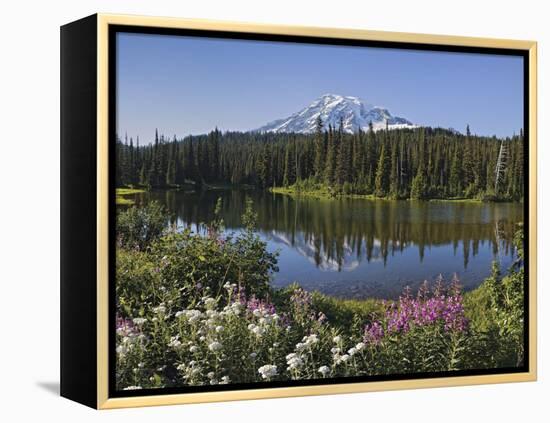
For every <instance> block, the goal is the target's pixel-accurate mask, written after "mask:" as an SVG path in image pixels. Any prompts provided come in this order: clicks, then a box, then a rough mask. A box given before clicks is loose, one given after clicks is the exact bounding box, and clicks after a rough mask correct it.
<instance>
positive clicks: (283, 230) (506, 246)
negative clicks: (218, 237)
mask: <svg viewBox="0 0 550 423" xmlns="http://www.w3.org/2000/svg"><path fill="white" fill-rule="evenodd" d="M247 195H248V196H250V197H251V198H252V199H253V201H254V208H255V211H256V213H257V214H258V231H259V233H260V234H261V236H262V237H264V238H265V239H266V240H267V241H268V246H269V248H270V249H273V250H279V251H280V259H279V268H280V271H279V273H278V274H277V275H275V278H274V284H275V285H278V286H284V285H286V284H288V283H291V282H293V281H294V280H297V281H299V282H300V283H301V284H302V285H304V286H306V287H308V288H310V289H312V288H314V289H320V290H322V291H325V292H328V293H331V294H334V295H340V296H346V297H350V296H351V297H364V296H395V295H398V293H399V291H400V290H401V289H402V287H403V286H405V285H409V284H410V285H413V286H414V285H415V284H418V283H420V282H421V281H423V280H424V279H433V278H435V277H436V276H437V275H438V274H440V273H441V274H443V275H444V276H446V277H451V276H452V274H453V273H455V272H456V273H458V274H459V276H460V278H461V280H462V283H463V284H464V285H465V286H466V287H467V288H472V287H474V286H476V285H477V284H478V283H479V282H480V281H481V280H482V279H483V278H484V277H486V276H487V275H488V274H489V272H490V263H491V261H492V260H494V259H497V260H499V261H500V262H501V264H502V266H503V268H506V267H507V266H509V265H510V263H511V261H512V258H513V253H514V252H513V247H512V239H513V234H514V232H515V230H516V229H517V226H516V225H517V223H518V222H521V221H523V206H522V205H521V204H516V203H469V202H435V201H432V202H417V201H385V200H364V199H338V200H323V199H315V198H310V197H301V198H295V197H290V196H286V195H280V194H271V193H267V192H256V191H248V192H244V191H237V190H232V191H204V192H199V193H184V192H179V191H165V192H153V193H146V194H141V195H140V196H139V197H138V198H137V199H138V201H139V202H144V201H149V200H151V199H156V200H157V201H160V202H162V203H163V204H165V205H166V207H167V208H168V209H169V210H170V212H171V213H172V215H173V219H174V222H177V223H178V225H192V226H193V227H194V229H195V230H196V229H197V227H198V226H197V225H198V224H199V223H200V222H206V221H209V220H210V219H212V218H213V211H214V206H215V203H216V200H217V199H218V198H219V197H221V198H222V201H223V203H222V213H221V215H222V217H223V219H224V222H225V225H226V228H227V230H228V231H238V230H240V229H241V222H240V216H241V215H242V213H243V212H244V207H245V197H246V196H247Z"/></svg>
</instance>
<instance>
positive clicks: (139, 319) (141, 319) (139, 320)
mask: <svg viewBox="0 0 550 423" xmlns="http://www.w3.org/2000/svg"><path fill="white" fill-rule="evenodd" d="M146 321H147V319H145V318H144V317H136V318H135V319H134V320H133V322H134V323H135V324H136V325H138V326H141V325H143V324H144V323H145V322H146Z"/></svg>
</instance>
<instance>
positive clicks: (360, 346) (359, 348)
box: [355, 342, 365, 351]
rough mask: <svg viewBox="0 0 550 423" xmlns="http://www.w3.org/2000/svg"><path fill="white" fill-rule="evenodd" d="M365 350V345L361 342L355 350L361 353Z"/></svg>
mask: <svg viewBox="0 0 550 423" xmlns="http://www.w3.org/2000/svg"><path fill="white" fill-rule="evenodd" d="M363 348H365V344H364V343H363V342H359V343H358V344H357V345H356V346H355V349H356V350H357V351H361V350H362V349H363Z"/></svg>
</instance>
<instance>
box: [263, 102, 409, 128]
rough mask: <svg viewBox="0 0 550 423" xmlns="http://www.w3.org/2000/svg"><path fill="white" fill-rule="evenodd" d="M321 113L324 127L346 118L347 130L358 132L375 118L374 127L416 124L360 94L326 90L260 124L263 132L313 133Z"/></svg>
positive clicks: (403, 126)
mask: <svg viewBox="0 0 550 423" xmlns="http://www.w3.org/2000/svg"><path fill="white" fill-rule="evenodd" d="M319 116H321V120H322V121H323V126H324V128H325V129H326V128H328V125H332V127H334V128H338V127H339V126H340V119H341V118H342V119H343V123H344V131H345V132H348V133H355V132H357V131H358V130H359V129H361V130H363V131H367V130H368V128H369V123H370V122H372V126H373V129H374V130H375V131H376V130H379V129H384V128H386V122H387V126H388V128H389V129H397V128H415V127H416V126H417V125H414V124H413V123H412V122H410V121H408V120H407V119H405V118H402V117H398V116H393V115H392V114H391V113H390V112H389V111H388V109H385V108H383V107H378V106H372V105H370V104H367V103H365V102H363V101H362V100H361V99H359V98H357V97H350V96H341V95H336V94H325V95H323V96H321V97H319V98H318V99H316V100H315V101H314V102H313V103H311V104H310V105H309V106H307V107H306V108H304V109H302V110H300V111H299V112H296V113H294V114H293V115H292V116H289V117H287V118H284V119H278V120H275V121H273V122H270V123H268V124H267V125H264V126H262V127H261V128H258V129H257V131H260V132H296V133H310V132H314V131H315V125H316V121H317V118H318V117H319Z"/></svg>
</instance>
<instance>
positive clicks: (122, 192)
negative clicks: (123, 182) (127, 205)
mask: <svg viewBox="0 0 550 423" xmlns="http://www.w3.org/2000/svg"><path fill="white" fill-rule="evenodd" d="M141 192H145V190H144V189H142V188H117V189H116V195H132V194H139V193H141Z"/></svg>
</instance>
